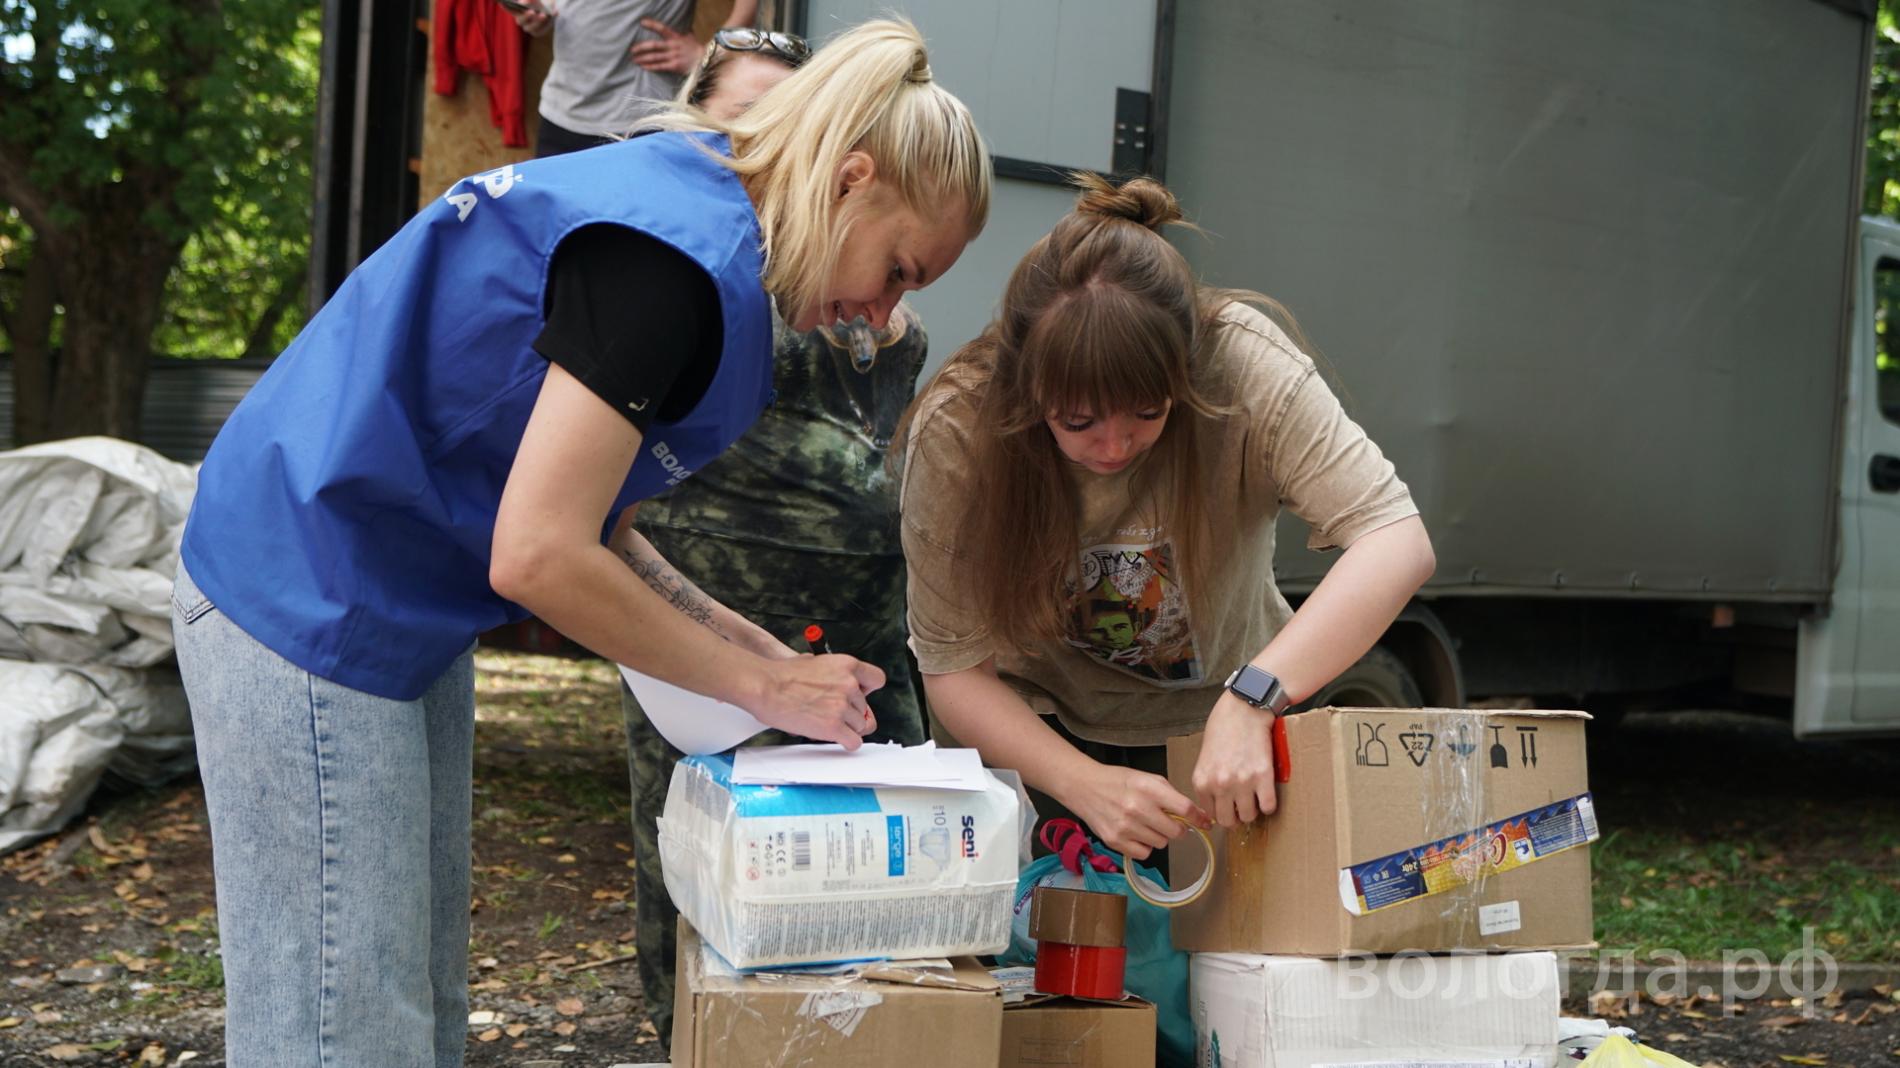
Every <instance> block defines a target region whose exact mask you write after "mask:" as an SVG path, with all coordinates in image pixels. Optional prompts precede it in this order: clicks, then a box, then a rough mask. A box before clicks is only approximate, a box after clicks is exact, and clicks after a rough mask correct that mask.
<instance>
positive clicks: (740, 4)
mask: <svg viewBox="0 0 1900 1068" xmlns="http://www.w3.org/2000/svg"><path fill="white" fill-rule="evenodd" d="M758 17H759V0H732V13H731V14H729V15H727V16H726V25H727V26H729V27H730V26H750V25H752V23H753V22H754V21H755V20H757V19H758Z"/></svg>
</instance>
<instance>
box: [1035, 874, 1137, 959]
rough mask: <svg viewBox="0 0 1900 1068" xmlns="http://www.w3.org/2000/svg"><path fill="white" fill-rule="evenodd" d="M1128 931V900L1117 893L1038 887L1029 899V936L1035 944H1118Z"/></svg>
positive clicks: (1109, 945) (1102, 946)
mask: <svg viewBox="0 0 1900 1068" xmlns="http://www.w3.org/2000/svg"><path fill="white" fill-rule="evenodd" d="M1127 934H1128V899H1127V898H1125V897H1123V896H1122V895H1120V894H1102V893H1097V892H1095V891H1093V890H1068V889H1064V888H1062V887H1057V886H1038V887H1036V889H1035V892H1034V893H1032V894H1031V895H1030V898H1029V937H1031V938H1033V939H1035V940H1036V944H1037V945H1041V944H1043V943H1045V942H1058V943H1061V944H1064V945H1070V946H1091V947H1099V948H1111V947H1119V946H1120V945H1121V944H1122V943H1123V942H1124V941H1125V940H1126V938H1127Z"/></svg>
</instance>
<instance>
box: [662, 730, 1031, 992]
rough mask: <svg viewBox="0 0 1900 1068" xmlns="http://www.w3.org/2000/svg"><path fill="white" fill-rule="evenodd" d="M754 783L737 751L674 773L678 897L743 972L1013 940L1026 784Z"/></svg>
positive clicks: (669, 810)
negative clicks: (738, 771) (1019, 789)
mask: <svg viewBox="0 0 1900 1068" xmlns="http://www.w3.org/2000/svg"><path fill="white" fill-rule="evenodd" d="M985 779H986V786H985V788H984V789H982V790H951V789H933V788H926V787H918V786H881V787H869V786H820V785H783V786H749V785H739V784H735V783H733V781H732V757H731V756H730V755H729V754H715V755H712V756H697V757H688V758H686V759H685V760H682V761H680V762H679V764H678V765H676V766H675V767H674V769H673V780H672V783H671V785H670V787H669V788H668V790H667V795H666V811H665V814H664V816H663V817H662V818H661V819H660V820H659V846H660V861H661V867H662V870H663V873H664V875H665V879H666V889H667V893H668V894H669V895H670V896H671V897H672V898H673V904H674V905H675V906H676V907H677V908H678V909H679V910H680V913H681V915H683V916H685V917H686V919H687V920H688V921H689V922H690V923H692V925H693V926H694V927H695V928H696V929H697V930H698V931H699V932H700V934H701V936H702V937H704V938H705V939H706V941H707V942H708V943H710V944H711V945H712V947H713V948H714V949H715V950H717V951H718V953H719V955H720V956H722V957H724V958H725V959H726V960H727V961H729V962H730V963H731V964H732V965H733V966H734V967H737V968H760V967H767V966H777V965H795V964H814V963H823V962H830V961H841V960H863V959H878V958H903V957H939V956H955V955H960V954H974V953H995V952H998V951H1000V950H1002V949H1003V948H1004V947H1005V946H1006V945H1007V944H1008V942H1009V899H1010V893H1011V891H1013V890H1014V889H1015V886H1016V871H1017V847H1016V836H1017V833H1018V826H1017V820H1018V818H1019V813H1018V801H1017V795H1016V791H1015V790H1014V789H1013V788H1011V787H1009V786H1007V785H1005V784H1003V783H1002V782H1001V781H999V780H998V779H997V778H996V777H995V776H993V775H989V774H987V773H986V774H985Z"/></svg>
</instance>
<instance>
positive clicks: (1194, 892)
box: [1128, 816, 1214, 909]
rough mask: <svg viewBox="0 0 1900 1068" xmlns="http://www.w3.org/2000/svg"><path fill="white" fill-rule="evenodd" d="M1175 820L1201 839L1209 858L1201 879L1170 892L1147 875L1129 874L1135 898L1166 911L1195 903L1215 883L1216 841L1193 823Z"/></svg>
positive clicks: (1180, 819)
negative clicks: (1191, 902)
mask: <svg viewBox="0 0 1900 1068" xmlns="http://www.w3.org/2000/svg"><path fill="white" fill-rule="evenodd" d="M1174 818H1175V820H1176V821H1177V822H1179V823H1180V824H1181V825H1182V826H1184V827H1186V828H1187V829H1188V830H1190V831H1193V832H1194V837H1195V838H1196V839H1199V841H1200V843H1201V852H1202V854H1203V855H1205V856H1206V858H1207V863H1206V865H1205V866H1203V867H1202V868H1201V877H1200V878H1199V879H1196V880H1194V883H1193V885H1191V886H1186V887H1183V888H1181V889H1179V890H1169V889H1167V888H1165V887H1163V886H1162V885H1161V884H1160V883H1157V882H1155V881H1154V880H1153V879H1150V878H1148V877H1147V876H1145V875H1137V874H1135V872H1134V871H1133V869H1130V870H1129V872H1128V888H1129V889H1130V890H1133V891H1134V892H1135V896H1136V897H1138V898H1140V899H1142V900H1143V901H1146V902H1147V903H1148V904H1150V905H1159V906H1161V907H1162V908H1164V909H1178V908H1180V907H1181V906H1182V905H1185V904H1187V903H1188V902H1190V901H1193V900H1194V899H1195V898H1198V897H1200V896H1201V895H1202V894H1204V893H1206V892H1207V887H1208V885H1209V884H1211V883H1212V882H1213V881H1214V840H1213V839H1211V838H1209V837H1208V836H1207V832H1206V831H1203V830H1201V829H1200V828H1199V827H1196V826H1194V825H1193V824H1192V823H1189V822H1188V821H1186V820H1184V819H1182V818H1181V817H1179V816H1175V817H1174ZM1177 841H1178V839H1177Z"/></svg>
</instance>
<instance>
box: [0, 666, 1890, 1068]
mask: <svg viewBox="0 0 1900 1068" xmlns="http://www.w3.org/2000/svg"><path fill="white" fill-rule="evenodd" d="M477 668H478V672H477V703H478V710H477V724H476V754H475V760H476V769H475V790H476V796H475V809H474V811H475V816H476V822H475V832H474V852H475V865H476V870H475V886H474V901H473V903H472V909H473V916H472V925H473V943H472V945H471V946H470V953H469V962H470V999H471V1004H470V1008H471V1010H472V1011H473V1013H474V1015H473V1016H472V1017H471V1023H470V1028H469V1055H468V1063H469V1064H470V1065H471V1066H499V1065H521V1064H524V1063H526V1062H532V1061H541V1062H553V1063H556V1064H563V1065H577V1066H578V1065H609V1064H615V1063H629V1062H630V1063H640V1062H644V1061H651V1060H657V1059H658V1057H657V1047H656V1036H655V1035H654V1033H653V1031H652V1028H651V1025H650V1024H649V1023H648V1022H647V1020H646V1014H645V1005H644V1003H643V1001H642V998H641V990H640V986H639V981H638V978H637V976H636V974H635V968H634V963H633V959H632V954H633V946H632V944H631V943H632V938H633V916H632V893H631V889H632V880H631V878H630V876H631V872H630V871H629V867H630V860H631V855H630V851H629V846H628V830H627V829H628V818H629V813H628V802H627V778H626V763H625V743H624V740H623V738H622V729H621V726H620V709H619V699H618V691H617V685H616V682H615V679H614V675H613V673H612V671H611V670H610V669H609V668H608V667H607V666H606V665H605V664H602V663H600V662H598V661H572V660H563V659H556V658H549V657H537V656H526V655H521V654H513V653H499V652H490V651H487V650H484V651H482V652H481V653H479V654H478V656H477ZM1590 759H1591V780H1592V786H1593V789H1594V790H1595V792H1596V796H1597V809H1598V813H1599V815H1600V818H1601V821H1602V824H1603V828H1604V831H1605V835H1606V837H1605V839H1604V840H1603V841H1602V842H1601V843H1600V844H1599V845H1598V846H1597V848H1596V850H1595V865H1596V904H1597V910H1596V916H1597V931H1598V938H1599V939H1600V940H1601V941H1602V943H1603V944H1604V946H1605V947H1607V948H1612V949H1616V948H1622V949H1635V950H1640V951H1641V952H1643V953H1644V954H1648V953H1649V952H1651V951H1654V950H1659V949H1673V950H1675V951H1677V952H1680V953H1681V954H1683V956H1685V957H1688V958H1690V959H1702V960H1716V961H1719V960H1721V959H1722V956H1723V953H1724V951H1734V950H1741V949H1750V948H1752V949H1759V950H1761V951H1762V952H1763V953H1764V954H1765V955H1767V956H1768V957H1769V959H1770V960H1773V961H1779V960H1781V959H1782V957H1784V956H1785V955H1786V954H1787V953H1788V952H1791V951H1793V950H1795V949H1798V948H1799V947H1800V946H1801V939H1802V935H1803V928H1806V927H1812V928H1813V929H1814V931H1815V935H1814V937H1815V940H1816V944H1817V945H1818V946H1819V947H1821V948H1825V949H1827V950H1829V951H1830V952H1832V953H1833V954H1834V955H1835V956H1836V957H1838V958H1839V959H1841V960H1843V961H1847V960H1873V961H1881V960H1889V961H1890V960H1900V944H1896V940H1900V930H1896V925H1897V924H1900V747H1896V746H1894V745H1892V744H1868V743H1855V744H1831V745H1830V744H1815V743H1797V742H1795V741H1793V739H1792V738H1791V737H1790V735H1789V731H1788V727H1787V725H1786V724H1785V723H1779V722H1774V721H1769V720H1761V719H1756V718H1751V717H1743V716H1734V715H1725V714H1709V713H1681V714H1669V715H1655V716H1639V717H1633V718H1632V719H1631V720H1630V721H1628V722H1627V723H1625V724H1623V725H1622V726H1621V727H1619V728H1617V729H1614V730H1609V729H1602V728H1601V727H1598V726H1594V725H1593V729H1592V736H1591V752H1590ZM203 806H204V802H203V793H202V790H201V789H200V788H199V787H198V785H197V783H196V782H195V781H189V780H188V781H185V782H181V783H178V784H174V785H173V786H170V787H167V788H165V789H163V790H160V791H155V792H150V793H137V794H118V795H111V794H108V795H102V796H101V797H100V798H99V799H98V800H97V801H96V802H95V804H94V805H93V807H92V810H91V812H90V813H89V815H88V818H87V820H86V821H85V822H82V823H80V824H78V825H76V826H75V827H74V828H72V829H71V830H70V831H69V832H68V833H66V834H63V835H61V836H59V837H58V838H55V839H53V840H49V841H47V842H45V843H42V844H41V845H38V846H34V847H32V848H29V849H26V850H21V851H19V852H16V853H14V854H11V855H9V856H7V857H4V858H0V1068H11V1066H13V1065H50V1064H64V1063H78V1064H125V1063H133V1062H137V1063H145V1064H167V1065H178V1064H180V1063H189V1064H192V1065H194V1066H196V1068H215V1066H217V1065H220V1064H223V1063H224V1059H223V1055H222V1052H221V1051H222V1039H221V1028H222V1004H223V989H222V983H223V976H222V973H221V970H220V968H219V966H218V956H217V918H216V912H215V909H214V907H213V901H212V892H211V853H210V845H209V841H208V838H207V836H206V834H205V816H204V807H203ZM90 965H102V966H104V967H105V969H106V971H105V973H103V975H102V977H99V978H96V979H94V978H82V979H81V980H80V981H75V982H63V981H61V980H60V978H59V976H58V973H59V972H60V971H62V970H66V969H70V968H74V967H78V966H90ZM1892 994H1893V991H1891V990H1886V991H1881V990H1878V989H1876V990H1871V991H1860V992H1846V994H1845V996H1844V997H1838V998H1836V1003H1834V1004H1828V1003H1823V1004H1822V1005H1821V1006H1820V1008H1821V1009H1822V1010H1823V1013H1822V1015H1821V1016H1819V1017H1816V1018H1810V1017H1808V1016H1806V1015H1805V1013H1804V1012H1803V1010H1802V1009H1800V1008H1798V1007H1796V1006H1792V1005H1790V1004H1788V1003H1787V1002H1785V1001H1784V1002H1781V1003H1779V1004H1777V1003H1774V1002H1760V1003H1755V1004H1753V1005H1750V1006H1740V1005H1737V1006H1729V1007H1727V1008H1725V1009H1720V1008H1714V1007H1711V1006H1709V1005H1707V1004H1700V1005H1698V1004H1696V1003H1694V1002H1689V1003H1678V1004H1674V1005H1666V1004H1661V1003H1658V1002H1654V1001H1650V1002H1639V1001H1627V1002H1624V1003H1620V1004H1603V1005H1596V1004H1587V1003H1585V1002H1584V1001H1583V1000H1582V999H1581V998H1578V999H1575V1000H1573V1001H1572V1002H1571V1003H1569V1004H1567V1005H1566V1009H1567V1011H1568V1012H1569V1013H1571V1014H1573V1015H1575V1014H1583V1013H1586V1012H1588V1013H1590V1014H1593V1015H1606V1014H1607V1015H1611V1016H1613V1017H1617V1018H1619V1019H1620V1021H1621V1022H1624V1023H1628V1024H1630V1025H1632V1026H1635V1027H1637V1028H1638V1029H1639V1031H1641V1032H1643V1033H1644V1034H1645V1035H1646V1036H1647V1037H1648V1038H1649V1039H1650V1040H1651V1041H1652V1042H1654V1043H1655V1044H1657V1045H1659V1046H1660V1047H1661V1048H1664V1049H1667V1050H1669V1051H1670V1052H1673V1053H1678V1054H1680V1055H1683V1056H1685V1057H1690V1058H1691V1059H1692V1062H1693V1063H1696V1064H1699V1065H1717V1066H1721V1068H1756V1066H1767V1068H1782V1066H1783V1065H1785V1064H1789V1063H1796V1064H1823V1065H1862V1066H1864V1065H1877V1064H1892V1065H1900V1002H1895V1001H1894V999H1893V997H1892ZM1632 1014H1633V1015H1632ZM185 1054H192V1056H191V1057H189V1058H185V1057H184V1055H185Z"/></svg>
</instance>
